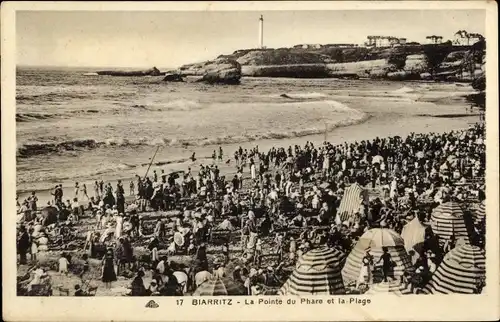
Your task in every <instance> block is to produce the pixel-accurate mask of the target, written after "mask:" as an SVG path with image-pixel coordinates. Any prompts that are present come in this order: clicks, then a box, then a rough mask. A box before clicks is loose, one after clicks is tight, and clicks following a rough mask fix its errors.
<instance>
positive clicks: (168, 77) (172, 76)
mask: <svg viewBox="0 0 500 322" xmlns="http://www.w3.org/2000/svg"><path fill="white" fill-rule="evenodd" d="M163 81H165V82H183V81H184V79H183V78H182V75H181V74H180V73H166V74H165V77H164V78H163Z"/></svg>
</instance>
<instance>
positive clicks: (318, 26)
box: [16, 10, 486, 68]
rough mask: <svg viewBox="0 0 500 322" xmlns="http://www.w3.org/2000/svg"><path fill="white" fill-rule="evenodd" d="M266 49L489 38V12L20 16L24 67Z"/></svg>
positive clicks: (157, 61)
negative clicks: (467, 35)
mask: <svg viewBox="0 0 500 322" xmlns="http://www.w3.org/2000/svg"><path fill="white" fill-rule="evenodd" d="M261 14H262V15H263V16H264V45H265V46H266V47H268V48H278V47H290V46H293V45H296V44H304V43H307V44H331V43H357V44H362V43H363V42H364V41H365V40H366V36H368V35H383V36H394V37H404V38H407V39H408V41H417V42H421V43H423V42H425V41H426V40H425V37H426V36H428V35H439V36H443V39H444V40H446V39H452V38H453V35H454V33H455V32H456V31H458V30H467V31H468V32H476V33H481V34H483V35H484V33H485V27H486V26H485V11H484V10H397V11H396V10H363V11H362V10H342V11H340V10H338V11H212V12H210V11H190V12H187V11H184V12H172V11H170V12H168V11H164V12H137V11H135V12H131V11H128V12H127V11H123V12H118V11H115V12H113V11H106V12H104V11H18V12H17V14H16V50H17V65H19V66H26V65H29V66H63V67H148V68H149V67H152V66H157V67H159V68H161V67H178V66H180V65H182V64H188V63H193V62H200V61H204V60H208V59H212V58H215V57H217V56H218V55H220V54H229V53H232V52H233V51H235V50H238V49H248V48H256V47H258V44H259V42H258V19H259V17H260V15H261Z"/></svg>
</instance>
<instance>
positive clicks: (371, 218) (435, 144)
mask: <svg viewBox="0 0 500 322" xmlns="http://www.w3.org/2000/svg"><path fill="white" fill-rule="evenodd" d="M484 140H485V129H484V124H476V125H475V126H473V127H471V128H470V129H468V130H461V131H452V132H449V133H427V134H417V133H411V134H410V135H408V136H407V137H399V136H395V137H389V138H378V137H377V138H375V139H373V140H363V141H360V142H352V143H347V142H346V143H341V144H337V145H335V144H333V143H329V142H324V143H323V144H321V145H319V146H316V145H314V144H313V143H311V142H307V143H306V144H305V146H293V147H292V146H290V147H288V148H272V149H270V150H269V151H267V152H264V151H260V150H259V147H258V146H256V147H254V148H252V149H250V150H247V149H243V148H241V147H240V148H239V149H238V150H237V151H235V153H234V155H233V157H232V158H231V159H228V160H227V161H224V160H223V152H222V149H221V148H220V149H219V155H218V156H217V153H216V151H214V154H213V156H212V159H213V160H212V163H211V164H207V165H200V166H199V168H198V169H197V171H192V169H191V167H190V168H188V169H187V170H186V171H181V172H174V173H168V174H167V173H165V171H164V170H161V169H160V171H161V172H160V173H159V174H158V173H157V171H156V170H153V173H152V176H151V177H147V176H146V177H144V178H143V177H140V176H136V178H135V179H134V180H132V181H131V182H130V185H129V188H130V190H129V194H130V195H133V196H134V198H133V201H131V202H128V204H127V203H126V198H125V190H124V188H123V184H122V182H121V181H120V180H119V181H118V183H117V184H116V188H115V189H113V187H112V185H111V184H110V183H108V184H104V182H102V181H101V182H98V181H95V183H94V195H93V196H91V197H89V195H88V191H87V188H86V186H85V185H84V184H83V185H82V186H80V185H79V184H78V183H76V184H75V193H74V195H75V196H74V198H73V199H72V201H70V200H66V202H63V200H64V198H63V189H62V186H60V185H58V186H56V187H55V189H54V192H53V196H54V201H53V203H52V207H54V208H56V209H57V211H56V213H57V215H56V217H57V218H56V219H55V220H52V221H53V222H48V221H47V220H48V219H47V215H45V216H44V215H40V214H39V215H36V214H37V213H39V211H38V209H37V197H36V194H35V193H33V194H32V195H31V196H30V197H29V198H28V199H26V200H25V201H24V202H23V204H22V205H19V207H18V214H20V216H22V217H23V218H22V220H21V221H20V222H21V223H22V224H21V225H19V237H18V243H17V245H18V253H19V254H20V263H21V264H25V263H26V262H27V256H26V254H27V253H31V254H32V256H33V254H35V255H36V251H33V248H34V247H36V246H37V245H36V243H37V242H36V241H37V240H39V238H40V235H42V236H43V232H44V229H43V227H46V226H49V225H50V224H52V225H54V226H57V225H58V223H60V222H73V223H78V222H79V221H80V220H82V219H81V218H82V216H83V215H84V213H85V212H88V213H91V215H90V216H91V218H92V220H93V221H94V222H95V226H94V228H93V229H92V230H91V231H89V232H88V236H87V241H86V246H85V247H86V248H87V247H88V248H89V249H90V250H91V251H90V253H89V254H90V256H91V257H96V256H98V257H99V258H101V259H102V270H101V280H102V282H104V283H105V285H106V287H111V285H110V284H111V283H112V282H114V281H116V280H117V275H120V274H125V275H127V274H128V275H127V277H129V278H132V277H133V280H132V283H131V285H130V289H131V293H130V294H131V295H133V296H146V295H183V294H191V293H193V292H194V294H196V290H197V289H198V288H199V287H201V285H202V284H203V283H207V282H208V281H211V280H213V279H214V278H221V279H228V278H229V279H230V280H231V281H232V282H233V283H236V284H238V285H241V286H242V289H244V290H245V291H244V294H248V295H259V294H264V293H265V292H268V293H266V294H272V293H273V291H272V290H274V291H276V290H277V288H279V287H280V286H281V285H282V284H283V283H284V281H285V280H286V278H287V276H288V275H290V270H292V269H293V267H294V266H295V264H296V262H297V260H298V259H300V258H301V256H302V255H303V254H305V253H307V252H308V251H311V250H312V249H315V248H318V247H325V246H328V247H329V248H335V249H338V250H340V251H341V252H342V253H344V254H349V253H350V252H351V250H352V249H353V247H354V246H355V245H356V243H357V242H358V240H359V238H360V236H362V235H363V234H364V233H365V232H367V231H369V230H370V229H374V228H387V229H391V230H393V231H395V232H396V233H398V234H401V232H402V230H403V227H404V226H405V225H406V224H407V223H408V222H410V221H411V220H413V219H414V218H418V220H419V221H420V222H421V223H422V225H424V226H429V221H430V219H431V214H432V211H433V209H434V208H435V207H436V206H438V205H439V204H442V203H445V202H449V201H453V202H456V203H459V204H460V205H462V208H463V210H464V212H466V213H467V212H468V211H469V212H470V211H472V209H473V207H474V205H475V204H477V203H480V202H483V201H484V199H485V188H484V175H485V157H486V153H485V152H486V150H485V142H484ZM232 166H234V168H235V172H236V173H235V174H234V175H232V174H231V175H230V177H226V175H223V173H221V170H220V169H219V167H221V168H224V167H225V168H228V167H232ZM193 167H194V165H193ZM224 173H228V172H227V171H225V172H224ZM229 173H231V171H229ZM233 173H234V172H233ZM353 184H357V185H359V186H360V187H361V188H362V189H363V191H365V192H366V198H365V199H364V200H363V202H361V203H360V204H359V208H358V209H356V210H355V211H354V212H352V213H351V214H350V215H347V214H346V213H343V212H342V211H341V210H342V209H340V204H341V201H342V198H343V197H344V193H345V191H346V189H348V188H349V187H350V186H351V185H353ZM82 200H85V201H86V202H87V204H85V205H84V204H83V203H82V204H80V202H81V201H82ZM151 211H155V213H157V212H160V213H166V212H174V213H176V215H175V216H168V217H167V216H163V217H159V218H158V219H156V221H155V223H154V224H153V226H152V227H151V225H149V222H150V221H151V220H150V219H149V214H152V212H151ZM155 218H156V217H155ZM40 226H42V227H40ZM470 227H471V228H470V229H469V230H468V237H469V238H468V239H469V241H468V242H470V243H471V244H474V245H477V246H479V247H484V243H485V240H484V236H485V229H484V222H483V223H482V224H481V225H471V226H470ZM426 238H427V239H428V242H426V244H425V245H424V247H423V249H420V250H418V251H415V250H410V251H409V256H410V257H411V261H412V263H411V264H412V268H413V269H412V270H409V271H408V272H405V274H404V275H403V276H402V280H403V282H405V283H407V284H409V285H411V287H412V289H413V288H416V289H422V288H423V287H424V285H425V284H426V283H427V282H428V281H429V280H430V278H431V276H432V274H433V272H434V271H435V270H436V267H437V266H439V264H440V262H441V261H442V259H443V257H444V255H445V254H446V253H447V252H448V251H449V250H450V249H453V248H454V247H455V244H457V243H461V241H459V240H457V239H455V238H454V237H453V236H452V238H450V239H440V238H439V236H433V235H432V234H429V237H426ZM139 240H147V249H148V251H149V253H148V254H147V255H146V256H142V255H141V256H139V255H138V254H134V247H133V245H134V244H135V243H137V242H138V241H139ZM33 245H34V246H33ZM217 247H218V248H217ZM212 248H217V255H218V256H216V258H215V259H213V258H212V257H211V256H208V255H207V253H208V252H209V250H210V249H212ZM219 249H220V251H219ZM161 253H163V254H164V255H161ZM180 254H182V255H189V256H191V258H192V261H190V263H189V264H183V263H179V262H178V261H177V262H176V261H173V260H169V258H174V257H173V256H176V255H180ZM390 257H391V256H390V254H388V253H387V252H386V251H384V253H383V254H382V256H381V257H380V258H374V257H373V256H372V255H371V254H370V251H369V250H368V251H367V252H366V253H365V256H364V258H363V268H362V270H361V272H360V278H359V279H358V281H357V282H356V283H355V285H354V286H352V288H353V289H358V290H360V289H362V287H363V286H369V285H371V284H372V283H374V281H373V274H372V271H373V270H374V269H375V267H380V269H381V272H382V277H383V280H384V281H387V278H391V277H390V274H389V272H390V270H391V267H392V265H394V262H393V261H392V259H391V258H390ZM209 258H210V260H209ZM32 259H33V257H32ZM63 264H64V265H69V264H70V263H69V262H68V263H67V264H66V263H63ZM145 275H147V276H148V277H150V279H151V282H150V283H149V285H145V284H144V282H143V281H144V278H145ZM269 290H271V291H269ZM76 291H78V294H81V293H82V290H81V288H80V286H78V289H76ZM75 293H76V292H75ZM274 294H276V293H274Z"/></svg>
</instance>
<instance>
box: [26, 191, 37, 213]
mask: <svg viewBox="0 0 500 322" xmlns="http://www.w3.org/2000/svg"><path fill="white" fill-rule="evenodd" d="M37 201H38V197H37V196H36V193H35V191H33V192H31V196H29V198H28V202H29V207H30V210H31V211H32V212H35V211H36V209H37V206H36V203H37Z"/></svg>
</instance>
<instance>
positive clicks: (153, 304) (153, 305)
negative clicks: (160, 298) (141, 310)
mask: <svg viewBox="0 0 500 322" xmlns="http://www.w3.org/2000/svg"><path fill="white" fill-rule="evenodd" d="M146 307H148V308H152V309H156V308H157V307H160V306H159V305H158V303H156V302H155V301H153V300H151V301H149V302H148V303H147V304H146Z"/></svg>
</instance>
